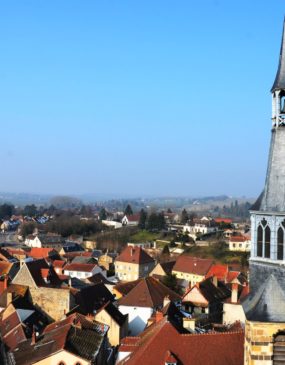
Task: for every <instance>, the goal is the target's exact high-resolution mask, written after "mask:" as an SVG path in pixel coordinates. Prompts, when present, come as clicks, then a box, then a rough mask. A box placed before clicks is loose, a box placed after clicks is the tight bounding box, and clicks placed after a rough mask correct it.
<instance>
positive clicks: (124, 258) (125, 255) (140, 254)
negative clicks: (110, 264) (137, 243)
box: [115, 246, 155, 264]
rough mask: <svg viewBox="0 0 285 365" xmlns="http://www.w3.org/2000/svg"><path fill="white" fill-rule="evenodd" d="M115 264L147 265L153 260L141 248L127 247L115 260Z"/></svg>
mask: <svg viewBox="0 0 285 365" xmlns="http://www.w3.org/2000/svg"><path fill="white" fill-rule="evenodd" d="M115 261H116V262H128V263H131V264H147V263H151V262H154V261H155V260H154V259H153V258H152V257H151V256H149V254H147V253H146V252H145V251H144V249H142V248H141V247H133V246H127V247H125V248H124V250H123V251H122V252H121V254H120V255H119V256H118V257H117V258H116V260H115Z"/></svg>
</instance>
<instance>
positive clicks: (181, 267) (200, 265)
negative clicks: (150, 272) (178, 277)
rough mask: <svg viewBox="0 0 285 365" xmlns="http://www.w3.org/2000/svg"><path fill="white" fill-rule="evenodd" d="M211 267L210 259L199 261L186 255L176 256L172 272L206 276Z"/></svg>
mask: <svg viewBox="0 0 285 365" xmlns="http://www.w3.org/2000/svg"><path fill="white" fill-rule="evenodd" d="M212 265H213V260H211V259H201V258H198V257H192V256H188V255H181V256H178V258H177V260H176V263H175V265H174V267H173V271H180V272H184V273H189V274H196V275H202V276H204V275H206V274H207V273H208V272H209V270H210V269H211V267H212Z"/></svg>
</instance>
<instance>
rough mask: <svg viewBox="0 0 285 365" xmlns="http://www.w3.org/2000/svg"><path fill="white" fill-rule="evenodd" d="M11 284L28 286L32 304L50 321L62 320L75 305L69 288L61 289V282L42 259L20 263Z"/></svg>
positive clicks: (52, 269)
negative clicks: (40, 309)
mask: <svg viewBox="0 0 285 365" xmlns="http://www.w3.org/2000/svg"><path fill="white" fill-rule="evenodd" d="M12 283H13V284H19V285H26V286H28V287H29V290H30V294H31V299H32V302H33V304H35V305H38V306H39V307H41V308H42V310H43V311H44V312H45V313H46V314H47V315H48V316H49V317H50V318H51V319H54V320H60V319H62V317H63V316H64V315H65V313H67V312H69V311H70V310H71V309H72V308H73V307H74V305H75V300H74V296H73V294H72V292H71V290H70V288H63V287H61V285H62V281H61V280H60V278H59V277H58V275H57V274H56V272H55V271H54V268H53V267H52V266H51V265H49V264H48V263H47V262H46V260H44V259H41V260H36V261H31V262H24V263H21V267H20V270H19V272H18V273H17V275H16V276H15V277H14V279H13V281H12ZM55 303H56V305H55Z"/></svg>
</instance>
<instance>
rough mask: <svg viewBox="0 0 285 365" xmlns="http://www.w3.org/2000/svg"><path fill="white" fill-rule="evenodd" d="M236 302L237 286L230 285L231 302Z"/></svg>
mask: <svg viewBox="0 0 285 365" xmlns="http://www.w3.org/2000/svg"><path fill="white" fill-rule="evenodd" d="M237 301H238V284H237V283H233V284H232V296H231V302H232V303H237Z"/></svg>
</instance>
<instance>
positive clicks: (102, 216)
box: [99, 208, 107, 221]
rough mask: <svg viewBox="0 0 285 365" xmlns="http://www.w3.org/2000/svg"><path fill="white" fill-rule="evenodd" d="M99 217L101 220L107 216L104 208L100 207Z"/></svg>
mask: <svg viewBox="0 0 285 365" xmlns="http://www.w3.org/2000/svg"><path fill="white" fill-rule="evenodd" d="M99 218H100V220H101V221H103V220H105V219H106V218H107V212H106V209H105V208H102V209H101V210H100V213H99Z"/></svg>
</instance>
